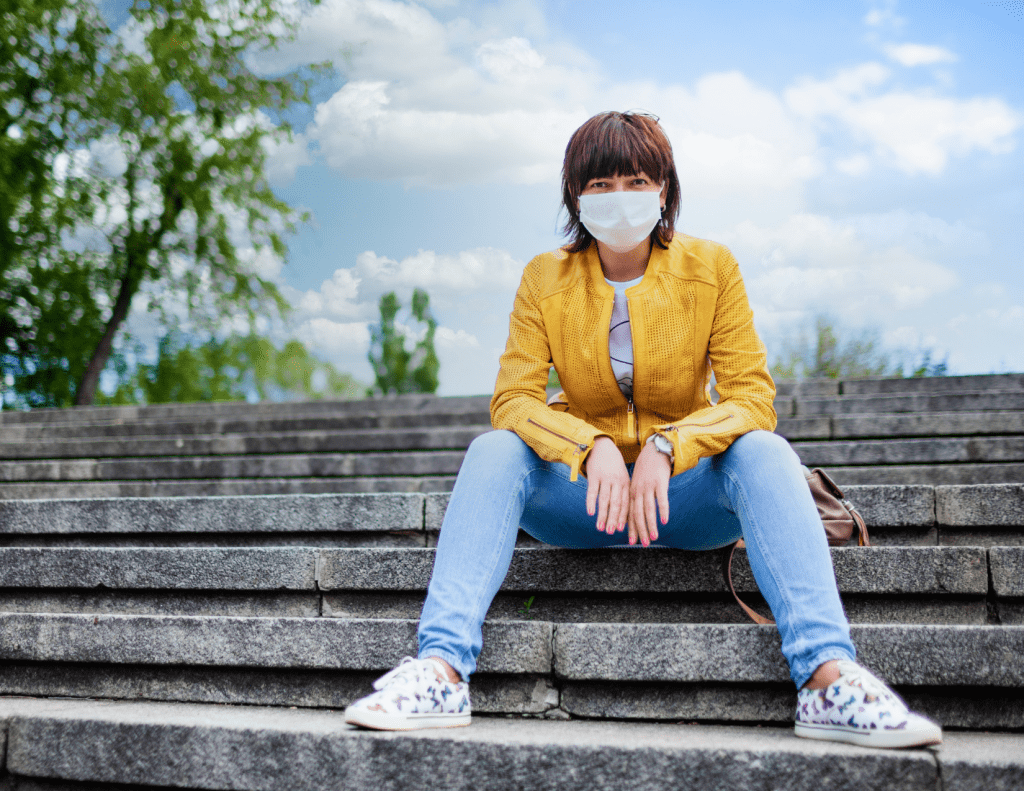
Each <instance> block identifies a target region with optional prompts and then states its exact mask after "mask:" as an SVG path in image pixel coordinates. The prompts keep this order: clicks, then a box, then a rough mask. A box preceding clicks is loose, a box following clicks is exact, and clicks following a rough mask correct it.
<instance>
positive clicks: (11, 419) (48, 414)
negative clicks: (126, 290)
mask: <svg viewBox="0 0 1024 791" xmlns="http://www.w3.org/2000/svg"><path fill="white" fill-rule="evenodd" d="M490 403H491V397H490V396H489V395H481V396H440V397H439V396H432V395H401V396H388V397H385V398H360V399H352V400H347V401H328V400H325V401H285V402H273V401H262V402H260V403H257V404H249V403H245V402H241V401H220V402H198V403H189V404H154V405H151V406H91V407H71V408H67V409H33V410H29V411H24V412H19V411H14V410H0V425H3V426H8V425H24V424H36V425H39V424H47V423H48V424H61V425H64V424H72V425H77V424H81V423H88V422H108V423H109V422H112V421H119V420H120V421H136V420H142V421H145V420H151V421H157V420H201V419H212V418H221V419H236V418H240V419H252V418H255V417H259V418H264V417H265V418H271V419H284V418H288V417H291V416H311V415H317V414H322V415H338V414H356V415H359V414H363V413H366V412H371V413H376V414H383V413H405V414H409V413H416V412H420V413H423V412H439V413H450V412H459V411H466V412H487V411H489V409H490Z"/></svg>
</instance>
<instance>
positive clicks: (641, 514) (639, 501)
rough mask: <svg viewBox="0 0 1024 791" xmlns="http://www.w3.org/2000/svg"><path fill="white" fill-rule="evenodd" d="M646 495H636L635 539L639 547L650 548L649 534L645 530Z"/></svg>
mask: <svg viewBox="0 0 1024 791" xmlns="http://www.w3.org/2000/svg"><path fill="white" fill-rule="evenodd" d="M646 499H647V497H646V495H645V494H642V493H641V494H638V495H637V498H636V513H637V524H636V537H637V539H638V540H639V541H640V545H641V546H645V547H646V546H650V544H651V534H650V531H649V530H648V529H647V507H646Z"/></svg>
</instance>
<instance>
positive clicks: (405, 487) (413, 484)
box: [0, 474, 455, 501]
mask: <svg viewBox="0 0 1024 791" xmlns="http://www.w3.org/2000/svg"><path fill="white" fill-rule="evenodd" d="M453 486H455V475H454V474H453V475H418V476H407V477H395V476H390V475H381V476H375V477H373V478H249V479H232V478H202V479H198V480H177V481H174V480H148V481H147V480H142V481H58V482H47V481H37V482H14V483H0V501H4V500H25V499H29V500H49V499H78V498H110V497H116V498H140V497H147V498H148V497H174V498H178V497H238V496H259V495H305V496H311V495H317V494H338V493H347V494H369V493H387V492H450V491H451V490H452V487H453Z"/></svg>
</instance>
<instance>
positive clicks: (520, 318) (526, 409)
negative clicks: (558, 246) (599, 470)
mask: <svg viewBox="0 0 1024 791" xmlns="http://www.w3.org/2000/svg"><path fill="white" fill-rule="evenodd" d="M542 277H543V271H542V267H541V262H540V261H539V260H538V259H536V258H535V259H534V260H533V261H531V262H530V263H529V264H527V266H526V269H525V270H523V278H522V281H521V282H520V284H519V290H518V291H517V292H516V299H515V304H514V307H513V309H512V315H511V316H510V318H509V331H508V341H507V343H506V344H505V353H504V354H502V355H501V369H500V370H499V371H498V380H497V382H496V383H495V385H494V396H493V398H491V425H492V426H494V428H500V429H508V430H509V431H514V432H515V433H516V434H518V435H519V436H520V437H521V438H522V439H523V441H525V442H526V444H527V445H529V446H530V447H531V448H533V449H534V450H535V451H536V452H537V455H539V456H540V457H541V458H542V459H544V460H546V461H560V462H562V463H564V464H567V465H569V468H570V470H571V479H572V480H576V476H577V473H578V472H579V469H580V466H581V465H582V464H583V462H584V460H585V459H586V458H587V455H588V454H589V453H590V451H591V449H592V448H593V447H594V440H595V439H596V438H597V437H598V436H599V435H600V433H601V432H599V431H598V430H597V429H596V428H594V427H593V426H591V425H590V424H589V423H587V422H586V421H584V420H581V419H580V418H578V417H574V416H573V415H570V414H568V413H566V412H559V411H557V410H554V409H549V408H548V407H547V404H546V392H545V386H546V385H547V382H548V371H549V370H550V368H551V349H550V345H549V344H548V336H547V332H546V330H545V327H544V317H543V315H542V314H541V310H540V291H541V284H542Z"/></svg>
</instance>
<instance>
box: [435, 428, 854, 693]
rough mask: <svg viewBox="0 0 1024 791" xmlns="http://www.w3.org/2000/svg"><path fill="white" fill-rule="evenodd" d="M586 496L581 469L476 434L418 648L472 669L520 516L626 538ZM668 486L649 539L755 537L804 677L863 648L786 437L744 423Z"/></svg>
mask: <svg viewBox="0 0 1024 791" xmlns="http://www.w3.org/2000/svg"><path fill="white" fill-rule="evenodd" d="M630 471H631V472H632V470H630ZM586 496H587V482H586V480H585V479H584V478H582V477H580V478H579V479H578V480H577V481H576V482H570V481H569V468H568V467H567V466H566V465H564V464H561V463H558V462H548V461H544V460H543V459H542V458H540V456H538V455H537V454H536V453H535V452H534V451H533V449H532V448H530V447H529V446H528V445H527V444H526V443H525V442H523V440H521V439H520V438H519V437H518V435H516V434H514V433H513V432H511V431H492V432H490V433H488V434H483V435H482V436H480V437H477V438H476V439H475V440H474V441H473V443H472V444H471V445H470V447H469V452H468V453H467V454H466V459H465V461H464V462H463V463H462V468H461V469H460V470H459V477H458V479H457V480H456V482H455V488H454V490H453V491H452V496H451V501H450V502H449V505H448V511H447V512H446V513H445V517H444V522H443V524H442V527H441V536H440V539H439V541H438V546H437V555H436V557H435V560H434V573H433V576H432V577H431V580H430V587H429V588H428V590H427V600H426V602H425V603H424V605H423V613H422V615H421V617H420V626H419V655H420V657H421V658H422V657H427V656H436V657H440V658H441V659H444V660H445V661H446V662H447V663H448V664H450V665H451V666H452V667H453V668H455V670H457V671H458V672H459V673H460V674H461V675H462V677H463V678H464V679H468V678H469V676H470V674H471V673H472V672H473V671H474V670H475V669H476V660H477V657H478V656H479V654H480V649H481V647H482V645H483V640H482V637H481V626H482V624H483V621H484V616H485V615H486V614H487V610H488V608H489V607H490V605H491V601H492V600H493V599H494V596H495V594H496V593H497V592H498V589H499V588H500V587H501V583H502V581H503V580H504V579H505V575H506V574H507V573H508V567H509V564H510V563H511V562H512V550H513V548H514V547H515V542H516V533H517V531H518V529H519V527H520V526H521V527H522V528H523V530H525V531H526V532H527V533H529V534H530V535H531V536H533V537H534V538H536V539H538V540H540V541H543V542H545V543H547V544H553V545H556V546H561V547H571V548H577V549H586V548H601V547H612V546H623V545H626V546H628V540H627V533H626V532H625V531H623V532H621V533H615V534H613V535H608V534H607V533H599V532H598V531H597V529H596V527H595V523H596V517H593V516H588V515H587V509H586ZM668 498H669V522H668V524H667V525H660V524H659V528H658V534H659V535H658V540H657V541H656V542H654V544H652V546H662V547H673V548H676V549H691V550H701V549H716V548H719V547H724V546H727V545H729V544H731V543H732V542H734V541H736V540H737V539H739V538H740V537H742V538H743V539H744V540H745V541H746V544H747V557H748V558H749V560H750V567H751V569H752V571H753V573H754V579H755V580H756V581H757V585H758V587H759V588H760V589H761V593H762V594H763V595H764V597H765V600H766V601H767V603H768V606H769V607H770V608H771V611H772V614H773V615H774V616H775V620H776V622H777V623H778V629H779V633H780V634H781V636H782V653H783V655H784V656H785V657H786V661H787V662H789V668H790V675H791V676H792V678H793V681H794V682H795V683H796V685H797V688H800V687H802V686H803V684H804V683H805V682H806V681H807V680H808V679H809V678H810V677H811V674H813V673H814V671H815V669H816V668H817V667H818V666H819V665H821V664H822V663H824V662H827V661H829V660H831V659H853V658H854V657H855V655H856V652H855V649H854V647H853V643H851V642H850V627H849V624H848V623H847V620H846V615H845V614H844V612H843V607H842V603H841V602H840V600H839V592H838V590H837V589H836V581H835V573H834V571H833V569H832V558H831V556H830V555H829V550H828V543H827V542H826V540H825V533H824V530H823V529H822V526H821V520H820V518H819V517H818V511H817V508H816V507H815V505H814V501H813V500H812V499H811V495H810V490H809V489H808V487H807V482H806V481H805V480H804V475H803V471H802V468H801V466H800V461H799V459H798V458H797V456H796V454H795V453H794V452H793V449H792V448H790V446H789V443H788V442H786V440H784V439H783V438H782V437H779V436H778V435H776V434H772V433H770V432H767V431H753V432H751V433H749V434H744V435H743V436H741V437H740V438H739V439H737V440H736V441H735V442H733V444H732V445H731V446H730V447H729V449H728V450H726V451H725V452H724V453H720V454H719V455H717V456H713V457H711V458H704V459H701V460H700V462H699V463H698V464H697V466H696V467H694V468H693V469H690V470H687V471H686V472H683V473H681V474H679V475H676V476H673V477H672V478H671V479H670V482H669V488H668ZM634 551H643V550H641V549H636V550H634ZM709 562H710V559H709Z"/></svg>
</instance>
